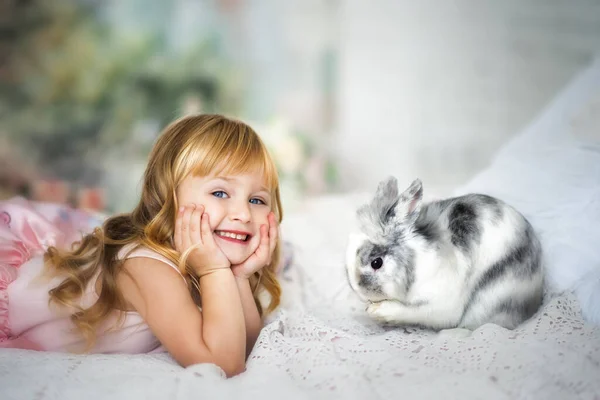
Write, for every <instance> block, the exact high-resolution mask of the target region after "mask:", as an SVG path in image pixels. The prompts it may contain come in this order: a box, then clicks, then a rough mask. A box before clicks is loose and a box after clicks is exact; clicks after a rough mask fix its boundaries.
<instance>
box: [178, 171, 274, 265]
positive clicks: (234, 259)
mask: <svg viewBox="0 0 600 400" xmlns="http://www.w3.org/2000/svg"><path fill="white" fill-rule="evenodd" d="M177 198H178V199H179V206H186V205H191V204H196V205H197V206H199V205H203V206H204V207H205V213H207V214H208V216H209V220H210V227H211V229H212V231H213V238H214V240H215V242H216V244H217V245H218V246H219V247H220V248H221V250H222V251H223V253H224V254H225V256H226V257H227V258H228V259H229V261H230V262H231V264H233V265H235V264H240V263H242V262H243V261H245V260H246V259H247V258H248V257H249V256H250V255H251V254H252V253H254V251H255V250H256V249H257V248H258V244H259V243H260V237H259V229H260V226H261V225H264V224H267V225H268V220H267V216H268V215H269V212H270V211H271V209H272V204H273V203H272V202H273V201H274V199H272V197H271V192H270V191H269V190H268V189H267V188H266V185H265V183H264V180H263V179H262V177H261V175H260V174H256V173H255V174H252V173H247V174H242V175H223V176H212V175H209V176H205V177H198V176H188V177H187V178H186V179H185V180H184V181H183V182H182V183H181V185H180V186H179V188H178V189H177Z"/></svg>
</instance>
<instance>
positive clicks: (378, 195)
mask: <svg viewBox="0 0 600 400" xmlns="http://www.w3.org/2000/svg"><path fill="white" fill-rule="evenodd" d="M399 199H400V196H399V195H398V182H397V181H396V178H394V177H389V178H387V179H386V180H384V181H382V182H380V183H379V185H378V186H377V191H376V192H375V196H374V197H373V199H372V200H371V202H369V203H368V204H365V205H364V206H362V207H360V208H359V209H358V211H357V216H358V220H359V222H360V224H361V227H362V229H363V231H364V232H365V233H366V234H367V236H369V237H371V238H372V239H375V238H376V237H378V236H380V235H382V234H383V233H384V228H385V226H386V225H388V224H389V223H390V222H391V219H392V218H393V217H394V215H395V211H394V209H395V207H396V205H397V204H398V201H399Z"/></svg>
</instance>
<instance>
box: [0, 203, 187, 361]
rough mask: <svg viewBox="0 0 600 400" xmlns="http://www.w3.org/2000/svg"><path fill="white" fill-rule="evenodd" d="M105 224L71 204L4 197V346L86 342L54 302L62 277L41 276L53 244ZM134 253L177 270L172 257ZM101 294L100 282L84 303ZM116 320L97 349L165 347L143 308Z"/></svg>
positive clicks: (0, 330)
mask: <svg viewBox="0 0 600 400" xmlns="http://www.w3.org/2000/svg"><path fill="white" fill-rule="evenodd" d="M100 224H101V220H100V219H99V218H97V217H96V216H94V215H92V214H89V213H86V212H84V211H80V210H73V209H71V208H68V207H66V206H60V205H56V204H44V203H35V202H30V201H27V200H25V199H22V198H13V199H10V200H7V201H0V347H5V348H6V347H12V348H26V349H35V350H46V351H61V352H77V351H81V350H83V348H84V344H85V341H84V339H83V338H82V336H80V335H79V333H78V331H77V330H75V329H74V325H73V324H72V323H71V321H70V319H69V314H68V313H65V312H64V311H61V310H60V309H59V308H55V307H52V308H51V307H49V305H48V299H49V297H48V290H49V289H50V288H52V287H54V286H56V285H57V284H58V283H59V282H60V281H61V279H60V278H55V279H53V280H48V279H38V277H39V275H40V273H41V272H42V268H43V254H44V251H45V250H46V249H47V248H48V247H49V246H57V247H62V248H66V247H68V246H70V244H71V243H73V242H74V241H76V240H79V239H80V238H81V234H82V233H87V232H90V231H91V230H92V229H93V228H94V227H96V226H99V225H100ZM129 249H131V247H125V248H123V249H122V250H121V252H120V253H119V254H120V255H121V256H122V257H123V256H125V254H126V252H127V251H128V250H129ZM128 257H129V258H130V257H148V258H154V259H158V260H160V261H163V262H165V263H166V264H168V265H170V266H171V267H172V268H174V269H175V270H177V267H176V266H175V265H174V264H172V263H171V262H170V261H169V260H167V259H165V258H164V257H163V256H161V255H160V254H157V253H155V252H154V251H151V250H149V249H146V248H139V249H136V250H135V251H134V252H132V253H131V254H129V255H128ZM178 272H179V271H178ZM182 278H183V277H182ZM92 282H95V279H93V280H92ZM97 298H98V296H97V294H96V291H95V288H94V285H89V287H88V288H87V290H86V292H85V293H84V295H83V296H82V298H81V303H80V304H81V306H83V307H88V306H90V305H92V304H93V303H94V302H95V301H96V300H97ZM116 319H117V316H116V315H115V316H114V317H112V318H109V319H108V320H107V321H105V323H104V324H103V326H102V327H101V328H100V330H99V332H100V333H99V334H98V337H97V340H96V344H95V346H94V347H93V349H92V350H91V352H93V353H130V354H135V353H152V352H161V351H165V350H164V348H163V347H162V346H161V344H160V342H159V341H158V340H157V339H156V337H155V336H154V335H153V333H152V332H151V330H150V328H149V327H148V325H147V324H146V323H145V322H144V320H143V319H142V317H141V316H140V315H139V314H138V313H137V312H131V311H128V312H126V313H125V316H124V321H123V324H122V325H119V327H118V328H117V329H114V325H115V324H114V323H115V321H116ZM107 328H113V329H111V330H108V329H107Z"/></svg>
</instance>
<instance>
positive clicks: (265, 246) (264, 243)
mask: <svg viewBox="0 0 600 400" xmlns="http://www.w3.org/2000/svg"><path fill="white" fill-rule="evenodd" d="M259 232H260V243H259V245H258V249H257V250H256V252H257V253H258V255H259V256H260V257H261V258H263V259H264V260H265V261H267V260H268V258H269V253H270V251H271V249H270V248H269V235H267V233H268V228H267V225H261V226H260V230H259Z"/></svg>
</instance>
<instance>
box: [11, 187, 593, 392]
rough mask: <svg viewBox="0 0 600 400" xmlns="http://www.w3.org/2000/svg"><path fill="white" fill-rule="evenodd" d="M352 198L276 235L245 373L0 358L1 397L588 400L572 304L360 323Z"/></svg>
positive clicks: (587, 367)
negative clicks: (455, 326) (352, 286)
mask: <svg viewBox="0 0 600 400" xmlns="http://www.w3.org/2000/svg"><path fill="white" fill-rule="evenodd" d="M359 200H361V199H360V198H359V197H350V196H345V197H340V198H330V199H321V200H320V201H318V202H313V203H311V205H309V206H307V208H305V209H303V210H300V211H299V212H297V213H295V215H291V216H290V217H289V218H288V219H287V221H286V224H285V225H284V226H283V227H282V230H283V231H284V234H285V235H286V239H287V240H290V241H292V242H293V243H298V245H296V246H295V260H294V264H293V266H292V267H291V268H289V269H288V270H287V271H285V274H284V279H283V285H284V290H285V298H284V304H283V307H282V310H281V311H280V312H279V313H278V314H277V315H276V316H274V319H273V321H272V322H270V323H269V324H268V325H267V326H266V327H265V329H264V330H263V331H262V333H261V335H260V338H259V341H258V343H257V345H256V347H255V349H254V351H253V353H252V355H251V356H250V359H249V362H248V365H247V371H246V372H245V373H243V374H241V375H240V376H238V377H235V378H232V379H225V378H224V377H223V375H222V373H221V371H220V370H219V369H218V368H217V367H215V366H212V365H197V366H194V367H190V368H187V369H183V368H180V367H179V366H177V365H176V364H175V363H174V362H173V361H172V360H171V359H169V357H168V356H166V355H158V356H148V355H143V356H123V355H110V356H107V355H92V356H77V355H65V354H50V353H37V352H29V351H20V350H4V351H1V352H0V398H2V399H39V400H42V399H48V400H49V399H56V400H59V399H60V400H70V399H73V400H75V399H77V400H81V399H85V400H92V399H106V398H110V399H133V400H136V399H199V398H207V399H213V398H219V399H225V398H232V399H238V398H241V397H244V398H261V399H265V398H273V399H286V400H290V399H294V398H302V399H306V398H311V399H321V398H323V399H325V398H336V399H337V398H339V399H398V398H407V399H411V398H413V399H414V398H418V399H440V398H445V399H448V398H457V399H472V398H481V399H520V398H523V399H525V398H527V399H531V398H536V399H574V398H581V399H597V398H598V396H599V395H600V379H599V377H600V328H598V327H593V326H591V325H588V324H586V323H584V321H583V320H582V318H581V315H580V311H579V306H578V303H577V300H576V299H575V298H574V297H572V296H571V295H562V296H557V297H555V298H553V299H552V300H550V301H549V302H548V303H547V304H546V305H545V306H544V308H543V309H542V310H541V311H540V312H539V314H538V315H537V316H536V317H535V318H533V319H532V320H530V321H529V322H527V323H526V324H525V325H523V326H522V327H521V328H519V329H517V330H514V331H508V330H505V329H502V328H499V327H498V326H495V325H487V326H483V327H481V328H480V329H477V330H476V331H474V332H473V334H472V335H471V336H469V337H466V338H462V339H461V338H454V337H443V336H440V335H438V334H435V333H433V332H429V331H424V330H419V329H399V330H394V329H382V328H380V327H378V326H377V325H375V324H373V323H372V322H371V321H369V320H368V319H367V318H366V317H365V316H364V314H363V313H362V311H363V308H364V307H363V306H362V305H361V304H360V303H358V302H357V301H356V300H355V297H353V296H352V294H351V292H350V291H349V289H348V286H347V284H346V281H345V277H344V272H343V267H342V265H343V263H342V260H343V253H344V245H345V239H346V238H345V237H344V236H343V234H344V232H347V230H348V229H349V228H350V222H349V221H350V218H349V217H351V215H352V213H353V211H354V207H355V205H356V204H357V202H358V201H359Z"/></svg>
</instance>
